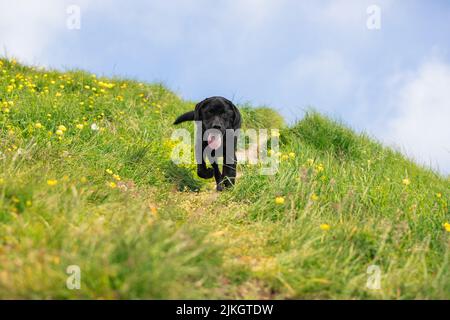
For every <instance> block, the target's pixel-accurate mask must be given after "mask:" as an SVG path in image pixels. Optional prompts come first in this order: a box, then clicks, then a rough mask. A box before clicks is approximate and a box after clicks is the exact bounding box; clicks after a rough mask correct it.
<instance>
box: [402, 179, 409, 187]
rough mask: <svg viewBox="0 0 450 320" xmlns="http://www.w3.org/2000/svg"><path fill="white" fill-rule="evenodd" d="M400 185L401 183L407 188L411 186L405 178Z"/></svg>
mask: <svg viewBox="0 0 450 320" xmlns="http://www.w3.org/2000/svg"><path fill="white" fill-rule="evenodd" d="M402 183H403V184H404V185H405V186H409V185H410V184H411V181H410V180H409V179H408V178H405V179H403V180H402Z"/></svg>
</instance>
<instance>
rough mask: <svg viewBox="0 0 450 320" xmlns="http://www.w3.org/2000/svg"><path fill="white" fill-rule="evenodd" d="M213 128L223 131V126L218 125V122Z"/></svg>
mask: <svg viewBox="0 0 450 320" xmlns="http://www.w3.org/2000/svg"><path fill="white" fill-rule="evenodd" d="M213 129H217V130H220V131H222V126H221V125H218V124H215V125H213Z"/></svg>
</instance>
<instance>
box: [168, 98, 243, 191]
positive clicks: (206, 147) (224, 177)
mask: <svg viewBox="0 0 450 320" xmlns="http://www.w3.org/2000/svg"><path fill="white" fill-rule="evenodd" d="M184 121H199V122H197V123H198V124H199V126H198V127H197V137H196V145H195V157H196V161H197V174H198V176H199V177H200V178H203V179H209V178H212V177H213V176H214V178H215V180H216V185H217V191H221V190H222V189H223V187H230V186H232V185H234V182H235V179H236V162H237V159H236V144H237V133H238V131H236V130H238V129H240V128H241V114H240V113H239V110H238V109H237V108H236V106H235V105H234V104H233V103H232V102H231V101H229V100H227V99H225V98H223V97H211V98H207V99H205V100H203V101H202V102H200V103H198V104H197V105H196V106H195V110H194V111H190V112H187V113H185V114H183V115H181V116H179V117H178V118H177V119H176V120H175V122H174V124H179V123H181V122H184ZM200 124H201V125H200ZM200 126H201V128H200ZM205 136H206V139H204V138H205ZM222 140H223V142H222ZM227 140H228V142H229V143H227ZM227 151H228V152H227ZM205 153H206V154H207V157H208V159H209V161H210V162H211V165H212V168H207V167H206V163H205ZM220 156H223V160H224V161H223V169H222V171H223V172H222V173H220V170H219V165H218V163H217V157H220Z"/></svg>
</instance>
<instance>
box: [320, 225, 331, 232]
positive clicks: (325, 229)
mask: <svg viewBox="0 0 450 320" xmlns="http://www.w3.org/2000/svg"><path fill="white" fill-rule="evenodd" d="M330 228H331V227H330V225H329V224H327V223H322V224H321V225H320V230H323V231H328V230H330Z"/></svg>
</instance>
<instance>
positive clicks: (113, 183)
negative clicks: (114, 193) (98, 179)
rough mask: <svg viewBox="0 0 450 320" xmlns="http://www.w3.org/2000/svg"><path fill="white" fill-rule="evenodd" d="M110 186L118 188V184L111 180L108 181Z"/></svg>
mask: <svg viewBox="0 0 450 320" xmlns="http://www.w3.org/2000/svg"><path fill="white" fill-rule="evenodd" d="M108 186H109V187H110V188H111V189H114V188H116V187H117V184H116V183H115V182H112V181H111V182H110V183H108Z"/></svg>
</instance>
